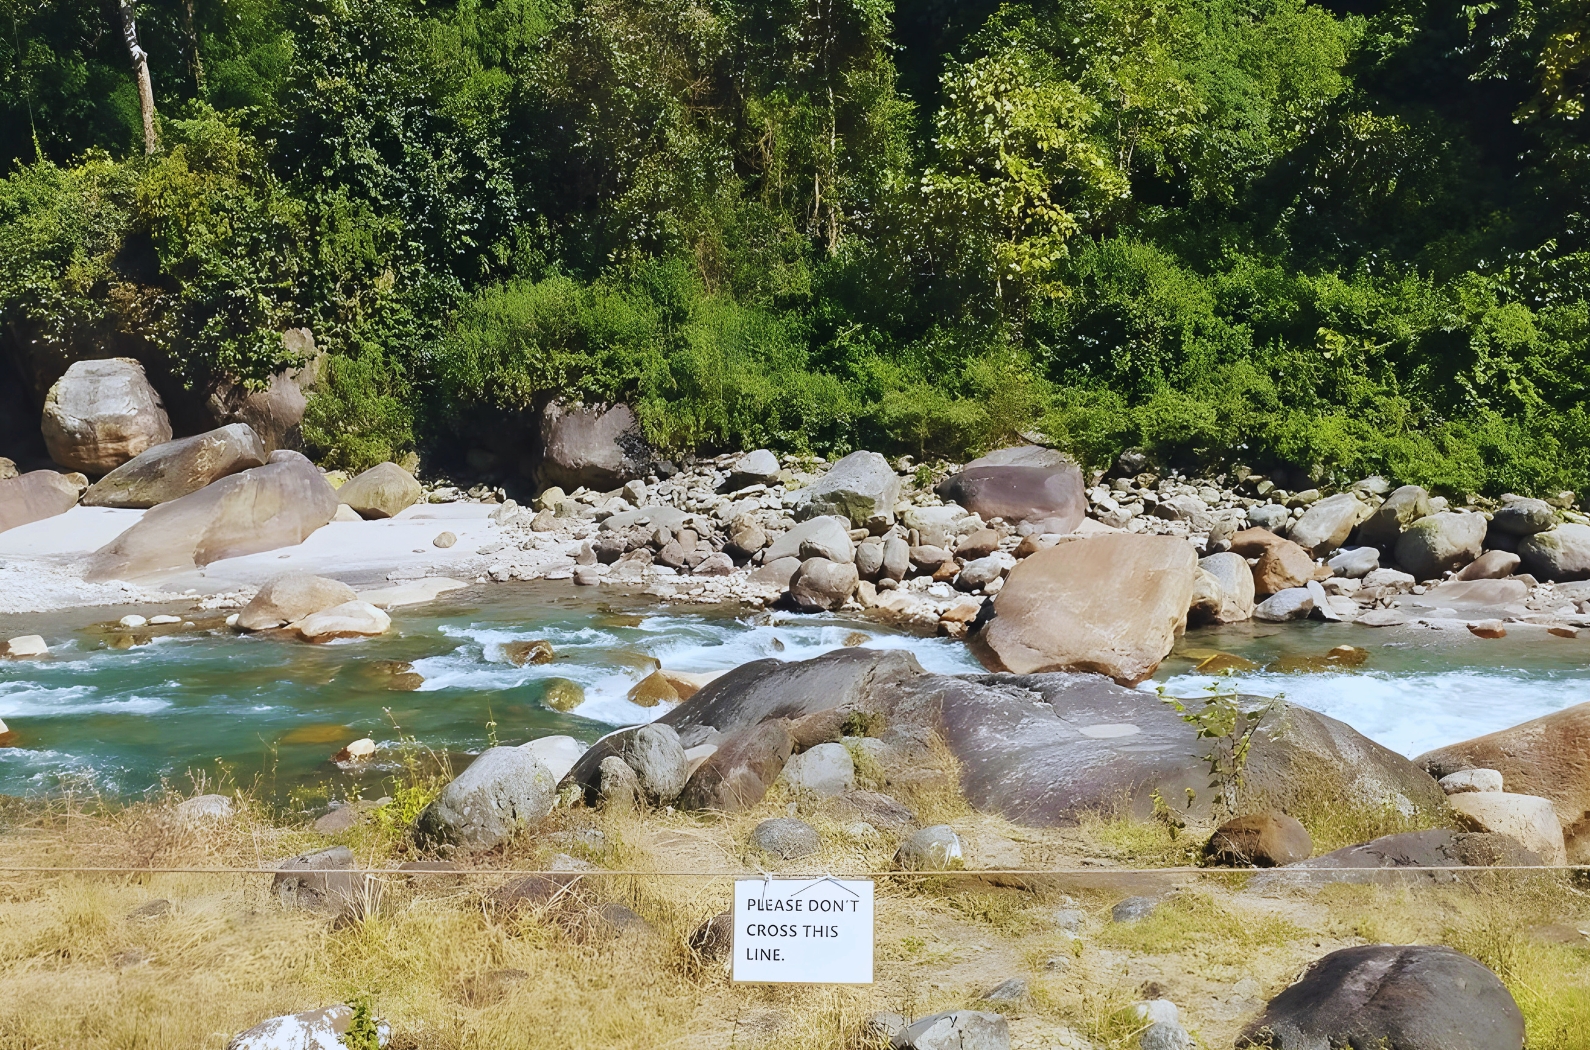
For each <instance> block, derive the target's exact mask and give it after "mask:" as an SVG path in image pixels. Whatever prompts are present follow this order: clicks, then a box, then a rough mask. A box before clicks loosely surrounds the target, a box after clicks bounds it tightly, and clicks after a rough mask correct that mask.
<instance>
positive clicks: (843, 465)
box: [795, 452, 900, 528]
mask: <svg viewBox="0 0 1590 1050" xmlns="http://www.w3.org/2000/svg"><path fill="white" fill-rule="evenodd" d="M899 499H900V476H899V475H898V474H896V473H895V472H894V468H893V467H891V466H889V461H888V460H886V459H884V458H883V457H882V456H880V455H879V454H878V453H876V452H852V453H851V454H850V455H848V456H846V457H845V458H844V459H841V460H840V461H839V462H838V463H835V464H834V465H833V466H832V467H831V468H829V470H828V473H827V474H824V475H823V476H822V478H821V479H820V480H818V482H817V483H816V484H815V485H812V486H811V487H810V488H808V489H806V490H804V491H803V492H801V493H800V500H799V502H797V503H796V504H795V516H796V517H797V518H813V517H817V516H818V515H823V514H833V515H837V516H838V517H841V518H844V519H845V520H847V521H848V522H850V524H851V525H853V526H855V527H856V528H865V527H867V526H868V525H869V523H880V524H882V525H885V526H887V525H892V524H894V505H895V504H896V503H897V502H899Z"/></svg>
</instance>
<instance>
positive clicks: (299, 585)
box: [237, 572, 358, 631]
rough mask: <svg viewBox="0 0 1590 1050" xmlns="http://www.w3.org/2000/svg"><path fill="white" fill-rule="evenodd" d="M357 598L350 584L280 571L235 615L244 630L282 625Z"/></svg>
mask: <svg viewBox="0 0 1590 1050" xmlns="http://www.w3.org/2000/svg"><path fill="white" fill-rule="evenodd" d="M357 598H358V595H357V594H355V593H354V590H353V588H352V587H349V586H348V585H347V584H345V583H342V582H340V581H338V580H332V579H327V578H326V577H324V576H312V575H310V574H309V573H307V572H289V573H283V574H282V575H280V576H278V577H276V578H275V579H273V580H270V581H269V582H267V583H266V584H265V586H263V587H261V588H260V589H259V592H258V593H256V594H255V595H254V597H253V598H252V599H250V600H249V603H248V604H247V605H245V606H244V607H243V611H242V612H241V613H239V614H238V618H237V626H238V627H239V628H241V629H242V630H245V631H264V630H268V629H270V628H272V627H283V626H286V625H287V624H290V623H296V622H297V621H299V620H302V619H303V618H304V617H306V616H308V615H310V614H311V613H317V612H321V611H322V610H325V609H330V608H332V607H333V606H337V605H342V604H343V603H345V602H351V601H354V600H355V599H357Z"/></svg>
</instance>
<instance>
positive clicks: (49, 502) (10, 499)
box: [0, 470, 88, 532]
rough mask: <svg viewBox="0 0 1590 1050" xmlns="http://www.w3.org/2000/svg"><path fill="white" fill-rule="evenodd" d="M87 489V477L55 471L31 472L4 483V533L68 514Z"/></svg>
mask: <svg viewBox="0 0 1590 1050" xmlns="http://www.w3.org/2000/svg"><path fill="white" fill-rule="evenodd" d="M87 487H88V479H87V478H85V477H83V475H81V474H61V473H58V472H56V471H53V470H30V471H28V472H27V473H26V474H22V475H20V476H16V477H10V478H6V479H5V480H3V481H0V532H5V531H7V530H8V529H14V528H17V527H18V526H20V525H31V524H32V523H33V522H35V521H43V520H44V519H45V518H53V517H55V516H56V515H58V514H65V513H66V512H67V511H69V510H71V509H72V508H73V507H75V506H77V501H78V499H79V498H80V497H81V496H82V495H83V490H84V489H85V488H87Z"/></svg>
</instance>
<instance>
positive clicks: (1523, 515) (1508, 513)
mask: <svg viewBox="0 0 1590 1050" xmlns="http://www.w3.org/2000/svg"><path fill="white" fill-rule="evenodd" d="M1503 499H1504V501H1505V502H1503V504H1502V505H1501V506H1500V507H1498V508H1497V509H1496V510H1495V511H1494V512H1492V514H1491V527H1492V528H1494V529H1497V530H1499V531H1501V532H1508V533H1512V534H1513V535H1514V536H1533V535H1534V534H1535V533H1537V532H1545V531H1546V530H1547V529H1549V528H1551V527H1552V526H1554V525H1556V524H1557V511H1556V508H1554V507H1553V506H1552V505H1551V504H1550V503H1547V502H1546V501H1545V500H1543V499H1528V498H1526V497H1522V496H1516V497H1514V498H1512V499H1507V498H1506V497H1503Z"/></svg>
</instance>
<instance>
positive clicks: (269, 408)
mask: <svg viewBox="0 0 1590 1050" xmlns="http://www.w3.org/2000/svg"><path fill="white" fill-rule="evenodd" d="M306 375H307V373H304V372H301V371H300V370H299V369H296V368H290V369H288V370H287V371H285V372H278V373H276V374H275V375H273V376H271V378H270V381H269V382H267V383H266V384H265V386H264V387H263V388H260V389H257V390H256V389H252V388H250V387H248V386H247V385H245V384H243V383H234V382H230V381H224V382H222V383H220V384H219V385H218V386H217V387H216V388H215V390H214V391H213V392H212V393H211V394H210V403H209V408H210V414H211V415H212V416H213V417H214V418H215V421H216V422H217V423H218V424H221V425H223V426H226V425H231V424H235V423H241V424H244V425H246V426H247V427H249V428H250V429H251V430H253V431H254V433H256V434H258V435H259V439H260V442H261V443H262V444H263V445H264V447H265V454H266V455H267V456H268V455H270V454H271V453H272V452H275V451H276V450H277V449H279V448H288V449H295V450H296V449H298V448H300V447H301V446H302V445H303V443H304V436H303V423H304V409H305V408H306V407H307V406H308V404H309V399H308V398H307V397H306V396H305V394H304V387H305V377H306Z"/></svg>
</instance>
